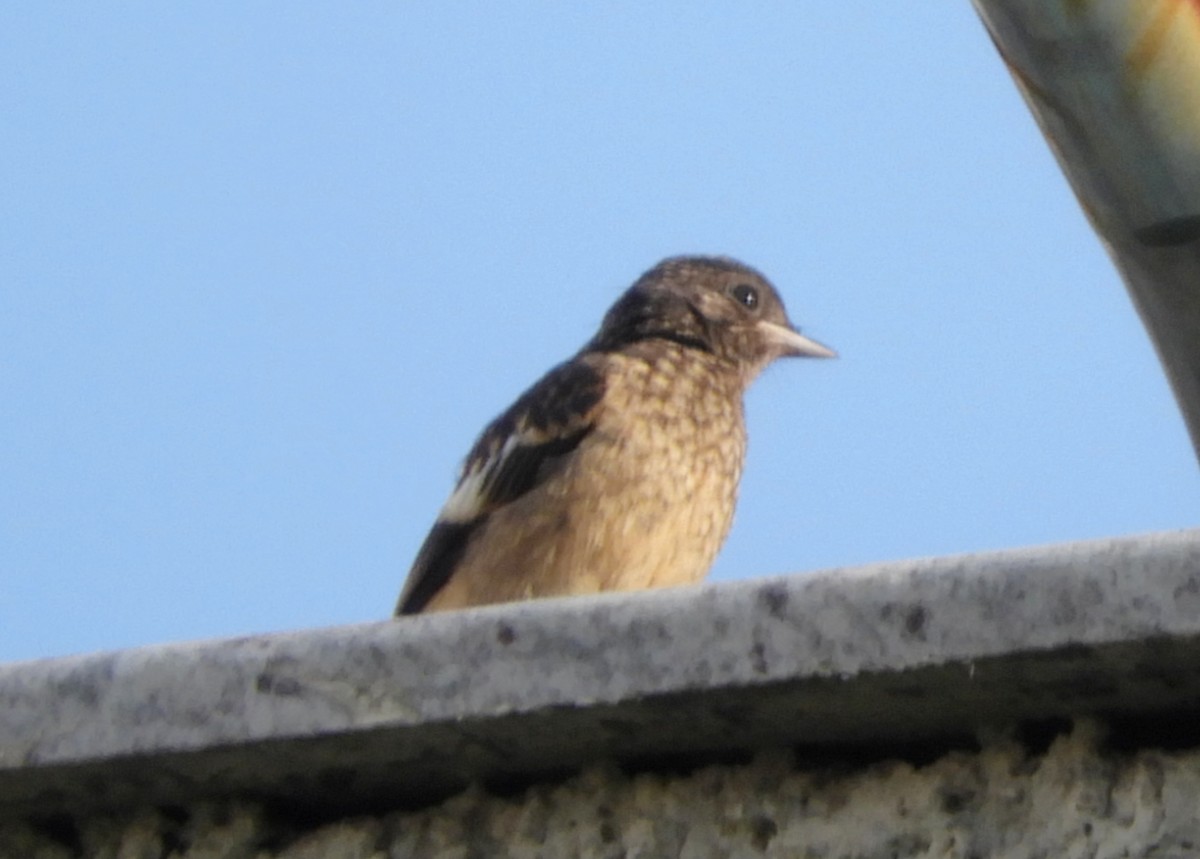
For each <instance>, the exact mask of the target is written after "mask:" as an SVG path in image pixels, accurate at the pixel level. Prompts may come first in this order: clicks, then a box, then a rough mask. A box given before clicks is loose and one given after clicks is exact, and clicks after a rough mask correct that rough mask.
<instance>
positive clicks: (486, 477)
mask: <svg viewBox="0 0 1200 859" xmlns="http://www.w3.org/2000/svg"><path fill="white" fill-rule="evenodd" d="M603 397H604V380H603V378H602V377H601V376H600V374H599V373H598V372H597V371H596V370H595V369H593V368H592V367H591V366H590V365H589V364H587V363H586V362H584V361H580V360H578V359H577V360H574V361H568V362H567V363H565V364H560V365H559V366H557V367H555V368H554V369H553V370H551V371H550V372H549V373H547V374H546V375H545V376H543V377H542V378H541V380H540V381H538V382H537V384H535V385H534V386H533V387H532V388H530V389H529V390H528V391H526V392H525V393H524V394H523V395H522V396H521V397H520V399H518V400H517V401H516V402H515V403H513V405H512V407H511V408H509V410H508V411H506V412H505V413H504V414H502V415H501V416H500V417H498V418H496V420H494V421H493V422H492V423H491V424H490V425H489V426H488V428H487V429H486V430H484V432H483V435H482V436H480V438H479V440H478V441H477V442H476V443H475V446H474V447H473V448H472V449H471V453H470V455H469V456H468V457H467V462H466V464H465V465H464V467H463V473H462V476H461V477H460V479H459V486H458V489H456V490H455V492H456V494H457V493H458V492H460V491H462V490H463V485H464V483H465V482H466V481H467V480H468V479H470V478H472V477H473V476H475V475H477V474H479V473H482V474H483V480H482V482H481V483H480V484H479V485H478V489H477V491H478V493H479V497H478V498H476V499H473V502H474V503H463V504H462V506H463V507H464V508H471V509H474V510H477V511H478V512H477V514H476V515H474V516H473V517H472V518H470V519H467V520H465V521H453V520H448V519H447V518H446V517H445V515H443V518H442V519H439V521H438V522H437V524H435V525H434V526H433V530H432V531H430V533H429V536H428V537H426V538H425V542H424V543H423V544H422V546H421V551H420V552H419V553H418V554H417V560H416V561H415V562H414V563H413V566H412V569H411V570H410V571H409V574H408V579H407V581H406V583H405V587H404V592H403V593H402V594H401V595H400V601H399V603H398V604H397V606H396V614H398V615H400V614H415V613H417V612H419V611H421V610H422V609H423V608H424V607H425V606H426V605H427V604H428V602H429V601H430V600H431V599H433V597H434V596H435V595H436V594H437V592H438V591H439V590H441V589H442V587H443V586H444V585H445V584H446V582H447V581H448V580H449V578H450V576H451V574H452V573H453V572H454V568H455V567H456V566H457V565H458V563H459V561H460V560H461V559H462V556H463V553H464V552H465V551H466V550H467V546H468V544H469V542H470V540H471V539H472V537H473V536H474V535H475V534H476V533H478V532H480V531H482V530H483V528H484V525H485V524H486V522H487V517H488V514H489V513H490V512H491V511H493V510H495V509H496V508H498V507H502V506H504V505H505V504H509V503H511V502H513V501H515V500H516V499H518V498H520V497H521V496H522V495H525V494H526V493H527V492H529V491H531V490H532V489H534V488H535V487H537V486H538V485H540V484H541V483H543V482H545V481H546V480H548V479H549V478H550V477H551V476H552V475H553V474H554V473H555V472H556V471H558V469H559V468H561V467H562V465H563V464H564V463H565V461H566V458H567V457H568V456H570V454H571V453H572V452H573V451H574V450H575V449H576V448H577V447H578V446H579V444H580V443H581V442H582V441H583V440H584V438H586V437H587V435H588V433H590V432H591V431H592V428H593V427H594V415H595V408H596V406H597V405H599V403H600V401H601V400H602V399H603ZM512 439H516V443H515V444H511V445H510V441H511V440H512ZM453 502H454V496H451V502H448V503H447V507H448V508H449V507H450V506H451V504H452V503H453ZM460 503H461V502H460Z"/></svg>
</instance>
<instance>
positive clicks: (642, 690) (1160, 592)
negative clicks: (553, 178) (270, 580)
mask: <svg viewBox="0 0 1200 859" xmlns="http://www.w3.org/2000/svg"><path fill="white" fill-rule="evenodd" d="M1196 708H1200V530H1197V531H1186V532H1178V533H1167V534H1154V535H1148V536H1141V537H1133V538H1126V539H1115V540H1103V541H1097V542H1090V543H1081V544H1071V545H1064V546H1057V547H1049V548H1037V549H1027V550H1016V551H1005V552H999V553H995V554H985V555H971V556H962V557H952V558H937V559H928V560H916V561H909V562H897V563H887V564H879V565H873V566H869V567H862V568H856V569H845V570H831V571H827V572H821V573H815V574H812V575H806V576H792V577H781V578H772V579H762V580H757V581H748V582H736V583H727V584H719V585H707V586H702V587H695V588H684V589H677V590H673V591H662V592H657V593H649V594H634V595H616V596H608V597H600V598H591V599H573V600H547V601H544V602H539V603H527V604H518V605H510V606H499V607H495V608H489V609H483V610H476V611H471V612H463V613H458V614H444V615H434V616H429V617H416V618H410V619H405V620H402V621H386V622H382V623H374V624H367V625H362V626H354V627H343V628H334V629H323V630H315V631H309V632H302V633H289V634H281V635H270V636H262V637H256V638H243V639H233V640H227V641H215V642H201V643H189V644H177V645H163V646H155V647H147V648H141V649H136V650H129V651H122V652H117V653H109V654H98V655H89V656H82V657H73V658H67V659H55V660H46V661H38V662H27V663H17V664H9V665H3V666H0V812H4V813H23V812H28V813H37V814H38V815H46V814H49V813H53V812H54V811H55V810H56V809H63V810H67V809H70V810H73V811H78V810H79V809H81V808H88V807H132V806H135V805H144V804H147V803H156V804H161V803H172V802H185V801H190V800H194V799H201V798H205V797H230V796H243V797H246V798H249V799H254V800H261V801H266V802H269V803H272V804H277V805H278V804H282V805H287V806H295V807H304V806H315V807H320V808H321V809H322V810H323V812H324V813H326V814H328V813H330V811H331V809H333V808H337V809H347V808H368V807H380V806H391V807H397V806H402V805H421V804H428V803H431V802H435V801H437V800H439V799H441V798H443V797H445V796H447V795H448V794H450V793H453V792H455V791H457V790H459V789H461V788H462V787H464V786H466V785H467V784H468V783H469V782H470V781H472V780H477V779H480V780H485V781H489V782H492V783H495V782H498V781H504V780H509V779H518V780H520V779H532V778H536V777H538V776H540V775H544V774H548V773H562V772H569V771H571V770H573V769H574V768H577V767H579V766H581V765H584V764H587V763H589V762H594V761H598V760H604V759H615V760H618V761H626V762H634V763H636V762H638V761H641V760H644V759H646V758H648V757H653V758H661V757H663V756H670V755H679V756H683V757H684V758H688V757H691V758H694V759H698V760H700V759H711V758H714V757H715V758H719V757H720V756H722V755H726V754H729V753H735V752H742V751H745V750H750V749H755V748H765V747H780V746H802V747H809V748H817V747H820V746H823V745H837V746H844V745H846V744H850V745H854V746H866V745H872V744H887V745H888V746H889V747H891V748H895V747H896V746H897V745H898V744H903V743H912V742H923V741H939V742H940V741H942V740H944V739H946V738H948V737H953V736H956V735H969V734H970V733H971V732H973V731H975V730H977V729H979V728H980V727H984V726H987V725H990V724H1000V723H1012V722H1014V721H1016V722H1019V721H1022V720H1029V719H1044V718H1050V717H1056V716H1064V717H1065V716H1079V715H1088V714H1097V715H1101V716H1107V717H1112V716H1130V715H1133V716H1136V715H1138V714H1147V713H1161V712H1165V711H1171V712H1176V713H1179V712H1187V711H1190V710H1192V709H1196ZM331 798H332V803H331Z"/></svg>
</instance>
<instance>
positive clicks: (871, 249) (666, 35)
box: [0, 0, 1200, 660]
mask: <svg viewBox="0 0 1200 859" xmlns="http://www.w3.org/2000/svg"><path fill="white" fill-rule="evenodd" d="M0 113H2V115H3V116H4V121H3V126H2V131H0V188H2V189H3V193H2V195H0V402H2V403H3V409H2V410H0V449H2V451H3V453H2V455H0V660H11V659H26V658H34V657H39V656H48V655H59V654H66V653H72V652H79V651H91V650H99V649H110V648H117V647H128V646H133V645H138V644H146V643H152V642H160V641H170V640H180V639H196V638H212V637H220V636H227V635H240V634H246V633H255V632H265V631H272V630H283V629H293V628H301V627H313V626H324V625H330V624H340V623H349V622H357V621H366V620H373V619H378V618H382V617H386V616H387V615H388V614H389V612H390V610H391V607H392V604H393V601H394V599H395V596H396V593H397V592H398V590H399V587H400V584H401V582H402V580H403V578H404V575H405V573H406V571H407V569H408V565H409V563H410V562H411V559H412V556H413V554H414V553H415V551H416V549H417V547H418V546H419V544H420V541H421V539H422V538H423V537H424V534H425V532H426V531H427V529H428V528H429V526H430V524H431V523H432V521H433V518H434V516H435V515H436V512H437V510H438V508H439V507H440V506H441V504H442V502H443V500H444V499H445V496H446V495H447V493H448V492H449V490H450V489H451V486H452V482H453V477H454V474H455V471H456V469H457V466H458V464H459V461H460V460H461V458H462V456H463V455H464V454H465V453H466V451H467V449H468V447H469V446H470V444H471V442H472V441H473V439H474V437H475V435H476V434H477V433H478V432H479V430H480V429H481V428H482V427H483V425H484V424H485V423H486V422H487V421H488V420H489V419H490V418H492V417H493V416H494V415H495V414H496V413H497V412H499V411H500V410H501V409H503V408H504V407H505V406H506V405H507V404H508V403H509V402H510V401H511V400H512V399H513V398H514V397H515V396H516V395H517V394H518V393H520V391H521V390H523V389H524V388H525V387H526V386H527V385H528V384H529V383H531V382H532V381H533V380H534V379H536V378H537V377H538V376H539V375H540V374H541V373H542V372H543V371H544V370H546V369H547V368H549V367H550V366H551V365H552V364H554V363H555V362H557V361H559V360H561V359H563V358H565V357H566V356H568V355H569V354H570V353H571V352H573V351H574V350H575V349H576V348H578V346H579V345H581V344H582V343H583V341H584V340H586V339H587V338H588V337H589V336H590V334H591V333H592V331H593V330H594V328H595V326H596V324H597V323H598V321H599V319H600V317H601V315H602V314H603V312H604V310H605V309H606V308H607V306H608V305H609V303H611V301H612V300H613V299H614V298H615V297H616V296H617V295H618V293H619V292H620V291H621V290H622V289H623V288H624V287H625V286H627V285H628V283H629V282H631V281H632V280H633V278H635V277H636V276H637V275H638V274H639V273H640V272H641V271H643V270H644V269H646V268H648V267H649V266H650V265H651V264H653V263H654V262H656V261H657V260H658V259H659V258H661V257H663V256H667V255H672V254H678V253H684V252H704V253H725V254H731V255H734V256H737V257H739V258H741V259H743V260H745V261H746V262H749V263H751V264H752V265H755V266H756V267H758V268H760V269H762V270H763V271H764V272H765V273H766V274H767V275H768V276H769V277H770V278H771V279H772V280H773V281H774V282H775V283H776V285H777V286H778V288H779V290H780V292H781V293H782V294H783V296H784V298H785V301H786V302H787V304H788V307H789V310H790V313H791V315H792V317H793V319H795V320H797V321H798V322H799V323H800V324H801V325H803V326H804V328H805V331H806V332H808V333H810V334H812V335H813V336H815V337H817V338H818V339H821V340H822V341H825V342H827V343H829V344H831V345H833V346H835V347H836V348H837V349H838V350H839V352H840V353H841V358H840V359H839V360H837V361H822V362H816V361H810V362H802V361H792V362H787V363H781V364H778V365H776V366H775V367H773V368H772V369H771V370H770V371H768V373H767V374H766V375H765V376H764V377H763V378H762V379H760V380H759V382H758V383H757V384H756V386H755V387H754V388H753V390H752V391H751V393H750V395H749V397H748V418H749V430H750V453H749V459H748V462H747V469H746V474H745V478H744V480H743V482H742V490H741V503H740V506H739V509H738V516H737V520H736V522H735V525H734V531H733V534H732V536H731V538H730V540H729V542H728V543H727V545H726V548H725V551H724V552H723V553H722V555H721V557H720V558H719V559H718V561H717V564H716V566H715V568H714V572H713V577H714V578H716V579H729V578H738V577H747V576H758V575H766V574H773V573H782V572H801V571H806V570H815V569H821V568H828V567H838V566H843V565H854V564H861V563H865V562H870V561H878V560H891V559H900V558H906V557H915V556H924V555H933V554H946V553H956V552H970V551H977V550H987V549H996V548H1003V547H1011V546H1022V545H1031V544H1039V543H1047V542H1057V541H1065V540H1076V539H1083V538H1091V537H1101V536H1108V535H1121V534H1131V533H1137V532H1144V531H1149V530H1157V529H1171V528H1180V527H1187V526H1189V525H1191V524H1193V523H1194V522H1195V518H1196V510H1197V505H1196V502H1197V490H1198V489H1200V485H1198V480H1197V478H1198V474H1197V469H1196V461H1195V457H1194V455H1193V453H1192V450H1191V447H1190V445H1189V443H1188V440H1187V437H1186V434H1185V431H1184V427H1183V423H1182V420H1181V418H1180V416H1179V413H1178V410H1177V409H1176V407H1175V404H1174V402H1173V399H1172V397H1171V394H1170V391H1169V390H1168V387H1167V384H1166V382H1165V380H1164V377H1163V374H1162V372H1161V370H1160V368H1159V366H1158V363H1157V360H1156V358H1155V355H1154V352H1153V349H1152V347H1151V345H1150V343H1149V340H1148V338H1147V337H1146V335H1145V333H1144V332H1143V329H1142V327H1141V325H1140V323H1139V321H1138V319H1137V317H1136V314H1135V313H1134V311H1133V309H1132V307H1131V305H1130V302H1129V299H1128V297H1127V296H1126V294H1125V291H1124V288H1123V287H1122V285H1121V283H1120V280H1119V278H1118V277H1117V275H1116V273H1115V272H1114V270H1113V267H1112V265H1111V264H1110V262H1109V260H1108V258H1107V257H1106V255H1105V253H1104V250H1103V248H1102V246H1101V245H1100V243H1099V242H1098V241H1097V239H1096V238H1095V236H1094V235H1093V233H1092V232H1091V230H1090V228H1089V226H1088V225H1087V223H1086V221H1085V220H1084V218H1083V216H1082V214H1081V213H1080V210H1079V208H1078V206H1077V204H1076V202H1075V200H1074V198H1073V196H1072V195H1071V193H1070V191H1069V189H1068V187H1067V185H1066V182H1065V181H1064V179H1063V177H1062V175H1061V173H1060V172H1059V170H1058V167H1057V165H1056V164H1055V163H1054V161H1053V159H1052V157H1051V154H1050V152H1049V149H1048V148H1047V146H1046V145H1045V143H1044V141H1043V140H1042V138H1041V136H1040V134H1039V132H1038V131H1037V129H1036V127H1035V125H1034V123H1033V120H1032V118H1031V117H1030V115H1029V114H1028V112H1027V110H1026V108H1025V106H1024V104H1023V103H1022V102H1021V100H1020V98H1019V96H1018V94H1017V92H1016V89H1015V88H1014V86H1013V85H1012V83H1011V81H1010V80H1009V79H1008V77H1007V74H1006V72H1005V71H1004V69H1003V67H1002V66H1001V63H1000V62H999V60H998V59H997V57H996V55H995V52H994V50H993V48H992V46H991V44H990V43H989V41H988V39H987V38H986V36H985V34H984V32H983V28H982V26H981V25H980V24H979V22H978V20H977V19H976V18H975V15H974V13H973V12H972V10H971V8H970V6H969V4H968V3H967V2H966V0H960V2H955V3H921V4H884V3H856V2H821V3H804V4H798V3H793V4H785V3H775V4H754V5H750V4H733V3H729V4H687V5H686V6H685V5H684V4H681V3H663V4H632V3H627V4H616V3H611V4H594V5H593V6H592V7H589V8H583V7H582V6H581V5H580V4H550V3H525V4H515V5H510V6H506V7H504V8H501V7H499V5H498V4H497V5H492V4H465V3H444V4H443V3H438V4H434V3H428V4H422V5H415V4H410V5H405V6H403V7H401V5H400V4H382V3H367V4H355V5H352V6H346V5H345V4H328V5H322V6H317V5H313V4H306V3H298V4H288V5H278V4H274V5H267V4H257V5H253V4H252V5H246V4H241V3H219V2H212V3H203V4H201V3H193V4H149V3H140V4H139V3H130V4H121V5H120V6H119V7H113V6H110V5H107V4H101V5H91V6H87V5H82V6H81V5H61V4H9V5H8V6H6V7H4V8H3V9H0Z"/></svg>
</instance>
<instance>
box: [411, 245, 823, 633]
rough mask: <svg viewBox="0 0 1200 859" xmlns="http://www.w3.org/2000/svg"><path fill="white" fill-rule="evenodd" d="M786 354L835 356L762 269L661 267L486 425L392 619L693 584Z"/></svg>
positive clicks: (705, 564)
mask: <svg viewBox="0 0 1200 859" xmlns="http://www.w3.org/2000/svg"><path fill="white" fill-rule="evenodd" d="M784 356H804V357H810V358H831V357H833V356H834V353H833V351H832V350H830V349H828V348H826V347H825V346H822V345H821V344H820V343H817V342H816V341H814V340H810V339H809V338H807V337H805V336H803V335H802V334H800V332H799V331H797V330H796V328H795V327H794V326H792V324H791V323H790V322H789V321H788V318H787V314H786V312H785V311H784V308H783V302H782V301H781V300H780V298H779V295H778V293H776V292H775V289H774V288H773V287H772V286H771V284H770V283H768V282H767V280H766V278H764V277H763V276H762V275H761V274H759V273H758V272H756V271H755V270H754V269H752V268H749V267H748V266H745V265H743V264H741V263H739V262H736V261H734V260H731V259H727V258H724V257H675V258H672V259H667V260H664V261H662V262H660V263H659V264H658V265H656V266H655V267H654V268H652V269H650V270H649V271H648V272H646V273H645V274H643V275H642V276H641V277H640V278H638V280H637V282H636V283H634V285H633V286H632V287H630V288H629V289H628V290H627V291H626V292H625V294H624V295H622V296H621V297H620V299H618V300H617V303H616V304H614V305H613V306H612V308H611V309H610V310H609V311H608V313H607V314H606V315H605V317H604V321H603V322H602V323H601V325H600V330H599V331H598V332H597V333H596V335H595V336H594V337H593V338H592V339H591V340H590V341H588V343H587V344H586V345H584V347H583V348H582V349H581V350H580V351H579V352H578V353H577V354H576V355H575V356H574V357H573V358H571V359H570V360H568V361H566V362H565V363H562V364H559V365H558V366H557V367H555V368H553V369H552V370H550V372H548V373H547V374H546V375H545V376H543V377H542V378H541V379H540V380H539V381H538V382H537V383H535V384H534V385H533V387H531V388H530V389H529V390H527V391H526V392H525V393H524V394H522V395H521V396H520V397H519V398H518V399H517V401H516V402H515V403H513V405H512V406H511V407H509V409H508V410H507V411H506V412H504V413H503V414H502V415H500V416H499V417H498V418H496V419H495V420H494V421H492V423H491V424H490V425H489V426H488V427H487V428H486V429H485V430H484V431H483V434H482V435H481V436H480V437H479V440H478V441H477V442H476V443H475V446H474V447H473V448H472V449H471V452H470V454H469V455H468V456H467V459H466V462H465V463H464V465H463V467H462V471H461V473H460V475H459V479H458V485H457V487H456V488H455V490H454V492H453V493H452V494H451V495H450V498H449V500H448V501H447V502H446V505H445V506H444V507H443V508H442V511H441V513H440V514H439V515H438V519H437V522H436V523H435V524H434V526H433V529H432V530H431V531H430V533H429V536H428V537H426V538H425V543H424V544H423V545H422V546H421V550H420V551H419V552H418V553H417V559H416V561H415V562H414V563H413V566H412V569H411V570H410V571H409V574H408V579H407V581H406V582H405V584H404V589H403V591H402V592H401V594H400V600H399V602H398V604H397V606H396V614H397V615H404V614H415V613H418V612H425V611H441V610H445V609H454V608H462V607H464V606H473V605H482V604H485V603H498V602H508V601H511V600H522V599H528V598H532V597H545V596H552V595H561V594H583V593H595V592H597V591H607V590H633V589H638V588H655V587H663V586H666V585H679V584H687V583H690V582H695V581H699V580H700V579H702V578H703V577H704V575H705V574H706V573H707V572H708V568H709V567H710V566H711V565H712V562H713V559H714V558H715V557H716V554H717V551H718V550H719V549H720V548H721V544H722V543H723V542H724V541H725V536H726V534H728V532H729V526H730V524H731V522H732V520H733V508H734V503H735V501H736V496H737V486H738V480H739V478H740V477H741V473H742V462H743V459H744V456H745V451H746V429H745V423H744V420H743V408H742V395H743V394H744V393H745V391H746V388H747V387H748V386H749V385H750V383H751V381H753V380H754V378H755V377H756V376H757V375H758V374H759V373H760V372H761V371H762V369H763V368H764V367H766V365H767V364H768V363H770V362H771V361H772V360H773V359H775V358H779V357H784Z"/></svg>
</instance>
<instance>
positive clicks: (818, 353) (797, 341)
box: [758, 320, 837, 358]
mask: <svg viewBox="0 0 1200 859" xmlns="http://www.w3.org/2000/svg"><path fill="white" fill-rule="evenodd" d="M758 327H759V329H760V330H761V331H762V333H763V336H765V337H766V339H767V342H768V343H770V344H771V345H772V346H773V347H775V348H776V349H777V350H779V354H780V355H786V356H789V357H796V358H836V357H837V352H834V351H833V350H832V349H830V348H829V347H828V346H823V345H822V344H820V343H818V342H817V341H816V340H813V339H811V338H809V337H805V336H804V335H803V334H801V333H800V332H799V331H796V330H794V329H792V328H788V327H787V326H786V325H777V324H776V323H774V322H767V321H765V320H764V321H761V322H759V323H758Z"/></svg>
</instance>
